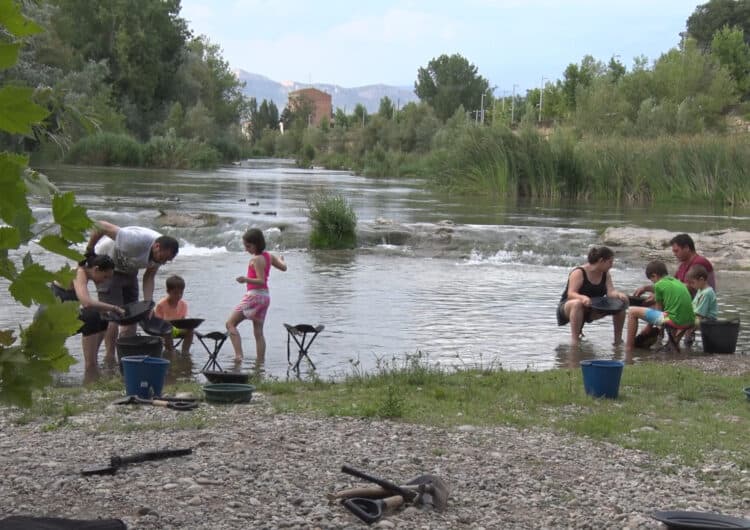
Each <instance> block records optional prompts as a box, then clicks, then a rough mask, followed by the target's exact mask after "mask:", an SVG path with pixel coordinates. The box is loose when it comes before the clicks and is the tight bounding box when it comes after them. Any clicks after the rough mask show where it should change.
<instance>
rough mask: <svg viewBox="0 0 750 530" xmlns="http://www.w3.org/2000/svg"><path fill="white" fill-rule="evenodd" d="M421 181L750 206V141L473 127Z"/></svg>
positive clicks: (491, 191)
mask: <svg viewBox="0 0 750 530" xmlns="http://www.w3.org/2000/svg"><path fill="white" fill-rule="evenodd" d="M418 167H419V171H418V173H419V174H420V176H423V177H426V178H428V179H430V180H431V181H432V182H433V183H434V184H435V186H437V187H439V188H443V189H446V190H448V191H450V192H454V193H459V194H481V195H490V196H506V197H531V198H537V199H540V198H542V199H556V198H562V197H565V198H575V199H582V198H596V199H608V200H614V201H616V202H660V201H663V202H667V201H674V200H702V201H716V202H721V203H725V204H735V205H736V204H748V203H750V178H748V177H750V142H748V139H747V138H745V137H744V136H713V135H700V136H684V137H677V136H664V137H658V138H651V139H634V138H624V137H596V138H583V139H581V138H578V137H577V136H576V134H575V133H574V132H573V131H572V130H558V131H555V132H554V133H553V134H552V135H551V136H550V137H549V139H545V138H543V137H542V136H540V135H539V134H537V133H536V131H534V130H533V129H528V130H524V131H521V132H520V133H518V134H516V133H514V132H511V131H509V130H507V129H504V128H497V127H470V128H465V129H462V130H460V131H458V133H457V137H456V138H454V141H453V142H450V143H448V144H446V145H442V146H439V147H437V148H436V149H434V150H433V151H432V152H430V153H429V154H428V155H427V156H426V157H425V158H423V159H422V160H421V164H420V165H419V166H418Z"/></svg>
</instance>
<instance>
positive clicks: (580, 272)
mask: <svg viewBox="0 0 750 530" xmlns="http://www.w3.org/2000/svg"><path fill="white" fill-rule="evenodd" d="M614 261H615V253H614V252H612V250H611V249H610V248H609V247H593V248H592V249H591V250H590V251H589V255H588V263H586V264H584V265H581V266H579V267H576V268H575V269H573V270H572V271H571V272H570V274H569V275H568V283H567V285H566V286H565V290H564V291H563V294H562V297H561V298H560V303H559V304H558V306H557V325H558V326H564V325H565V324H567V323H570V343H571V345H572V346H577V345H578V343H579V342H580V339H581V335H582V334H583V324H584V322H591V321H593V320H597V319H600V318H602V317H605V316H607V313H602V312H600V311H597V310H595V309H593V308H592V307H591V299H592V298H594V297H596V296H607V297H609V298H618V299H620V300H622V301H623V302H625V305H626V306H627V303H628V296H627V295H626V294H625V293H621V292H620V291H617V290H615V288H614V285H613V283H612V276H611V275H610V274H609V270H610V269H611V268H612V265H613V264H614ZM624 307H625V306H623V311H619V312H617V313H615V314H614V315H612V321H613V323H614V327H615V338H614V344H615V345H618V344H621V343H622V328H623V327H624V325H625V311H624Z"/></svg>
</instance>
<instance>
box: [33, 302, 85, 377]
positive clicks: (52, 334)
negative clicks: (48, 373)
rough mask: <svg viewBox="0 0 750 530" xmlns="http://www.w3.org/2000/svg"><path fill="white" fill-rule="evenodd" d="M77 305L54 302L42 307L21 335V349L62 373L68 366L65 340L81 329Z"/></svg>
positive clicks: (69, 363)
mask: <svg viewBox="0 0 750 530" xmlns="http://www.w3.org/2000/svg"><path fill="white" fill-rule="evenodd" d="M78 310H79V306H78V302H64V303H60V302H58V301H55V302H54V303H51V304H49V305H47V306H45V307H44V309H43V310H42V311H40V312H39V313H38V314H37V315H36V317H35V318H34V321H33V322H32V323H31V324H30V325H29V327H28V328H27V329H26V330H25V333H24V347H25V348H26V349H27V350H29V351H31V352H32V353H33V355H34V356H36V357H38V358H41V359H46V360H48V361H50V362H52V364H53V366H54V369H56V370H60V371H65V370H67V369H68V367H69V366H70V365H71V364H72V361H73V360H72V358H70V359H69V360H65V359H64V357H65V356H68V357H70V356H69V355H67V353H68V352H67V350H66V349H65V346H64V345H65V340H66V339H67V338H68V337H70V336H71V335H73V334H74V333H75V332H76V331H78V329H79V328H80V327H81V321H80V320H78Z"/></svg>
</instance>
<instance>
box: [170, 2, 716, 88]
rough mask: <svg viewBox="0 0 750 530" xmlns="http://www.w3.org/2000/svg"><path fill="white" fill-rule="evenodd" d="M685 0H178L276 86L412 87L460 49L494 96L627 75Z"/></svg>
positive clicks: (236, 60) (664, 35)
mask: <svg viewBox="0 0 750 530" xmlns="http://www.w3.org/2000/svg"><path fill="white" fill-rule="evenodd" d="M705 1H707V0H704V1H701V2H697V1H693V0H462V1H460V2H459V1H456V0H452V1H443V0H412V1H407V0H400V1H399V0H382V1H377V2H374V1H369V0H361V1H359V2H357V1H353V0H346V1H339V0H332V1H326V0H319V1H317V2H312V1H303V0H182V12H181V16H182V17H183V18H185V19H187V20H188V22H189V25H190V28H191V29H192V30H193V31H194V32H195V33H197V34H204V35H206V36H208V37H209V39H210V40H211V41H212V42H214V43H216V44H218V45H220V46H221V48H222V50H223V56H224V58H225V59H226V60H227V61H228V62H229V64H230V66H231V67H232V68H241V69H243V70H246V71H249V72H254V73H258V74H262V75H265V76H267V77H270V78H271V79H274V80H276V81H286V80H292V81H298V82H302V83H309V82H312V83H333V84H337V85H341V86H344V87H355V86H362V85H367V84H373V83H385V84H389V85H401V86H413V84H414V81H415V79H416V78H417V70H418V69H419V68H420V67H423V66H426V65H427V63H428V62H429V61H430V59H432V58H434V57H438V56H439V55H441V54H449V55H450V54H453V53H460V54H461V55H463V56H464V57H466V58H467V59H468V60H469V61H470V62H471V63H473V64H474V65H475V66H476V67H477V68H478V70H479V74H480V75H482V76H484V77H485V78H486V79H487V80H489V82H490V85H491V86H494V87H495V92H496V94H498V95H501V94H503V93H510V91H511V90H512V87H513V85H514V84H515V85H517V90H525V89H527V88H532V87H535V86H539V84H540V83H541V80H542V78H543V77H544V78H546V79H552V80H555V79H559V78H561V77H562V72H563V70H564V69H565V67H566V66H567V65H568V64H569V63H571V62H575V63H578V62H580V60H581V58H582V57H583V56H584V55H586V54H590V55H593V56H594V57H595V58H597V59H600V60H602V61H605V62H606V61H608V60H609V58H610V57H612V56H613V55H615V56H619V58H620V60H621V61H622V62H623V63H625V65H626V66H628V67H630V66H631V65H632V62H633V58H634V57H637V56H639V55H645V56H646V57H647V58H648V59H649V60H650V61H653V60H655V59H657V58H658V57H659V56H660V55H661V54H662V53H664V52H666V51H668V50H669V49H670V48H672V47H674V46H676V45H677V44H678V42H679V39H680V37H679V33H680V32H681V31H683V30H684V28H685V21H686V20H687V18H688V17H689V16H690V14H691V13H692V12H693V11H694V10H695V8H696V6H698V5H700V4H703V3H705Z"/></svg>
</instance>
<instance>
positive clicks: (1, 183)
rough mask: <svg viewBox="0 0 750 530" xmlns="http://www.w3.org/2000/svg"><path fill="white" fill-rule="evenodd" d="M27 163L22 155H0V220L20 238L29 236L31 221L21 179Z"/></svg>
mask: <svg viewBox="0 0 750 530" xmlns="http://www.w3.org/2000/svg"><path fill="white" fill-rule="evenodd" d="M1 112H2V111H0V113H1ZM27 162H28V159H27V158H26V157H25V156H23V155H14V154H11V153H0V190H2V192H1V193H0V219H2V220H3V221H5V222H6V223H7V224H9V225H11V226H13V227H14V228H16V229H17V230H18V232H19V234H20V235H21V237H22V238H24V237H27V236H28V235H29V233H30V231H29V227H30V226H31V223H32V221H33V217H32V215H31V208H29V204H28V201H27V200H26V186H25V185H24V182H23V178H22V175H23V171H24V167H25V166H26V163H27Z"/></svg>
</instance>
